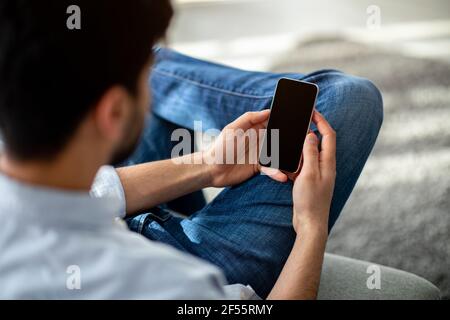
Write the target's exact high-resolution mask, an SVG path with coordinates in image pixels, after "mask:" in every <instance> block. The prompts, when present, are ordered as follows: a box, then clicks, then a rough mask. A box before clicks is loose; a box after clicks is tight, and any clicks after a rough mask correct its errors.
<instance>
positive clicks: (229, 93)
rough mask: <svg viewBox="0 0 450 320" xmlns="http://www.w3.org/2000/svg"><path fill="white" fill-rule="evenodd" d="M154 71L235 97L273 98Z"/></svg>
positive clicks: (154, 70) (155, 70)
mask: <svg viewBox="0 0 450 320" xmlns="http://www.w3.org/2000/svg"><path fill="white" fill-rule="evenodd" d="M153 72H154V73H159V74H161V75H164V76H166V77H171V78H174V79H177V80H179V81H185V82H188V83H190V84H192V85H195V86H198V87H201V88H204V89H208V90H212V91H217V92H221V93H224V94H228V95H232V96H237V97H241V98H249V99H269V98H273V95H267V96H264V95H261V96H257V95H252V94H246V93H239V92H234V91H230V90H226V89H221V88H217V87H213V86H211V85H207V84H204V83H200V82H198V81H195V80H192V79H189V78H185V77H182V76H179V75H176V74H173V73H170V72H167V71H161V70H157V69H153Z"/></svg>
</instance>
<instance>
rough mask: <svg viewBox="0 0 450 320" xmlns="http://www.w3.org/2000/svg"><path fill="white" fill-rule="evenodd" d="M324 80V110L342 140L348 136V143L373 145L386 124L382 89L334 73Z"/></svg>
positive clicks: (363, 79)
mask: <svg viewBox="0 0 450 320" xmlns="http://www.w3.org/2000/svg"><path fill="white" fill-rule="evenodd" d="M324 77H326V80H325V79H323V83H324V85H323V92H322V93H323V96H322V97H323V101H322V103H323V104H324V105H323V106H321V107H322V108H324V110H323V111H325V110H326V111H325V112H326V113H327V114H328V117H329V121H330V123H331V124H332V126H333V127H334V129H335V130H336V132H337V135H338V138H339V136H340V137H341V138H342V137H345V138H346V139H347V140H346V142H347V144H348V143H350V142H355V143H358V144H359V145H366V146H368V147H370V146H373V144H374V143H375V141H376V138H377V136H378V133H379V131H380V128H381V125H382V122H383V99H382V96H381V92H380V90H379V89H378V88H377V87H376V86H375V85H374V84H373V82H371V81H370V80H368V79H365V78H361V77H356V76H351V75H347V74H344V73H342V72H339V71H332V72H331V71H330V72H329V73H327V74H326V75H324ZM319 87H320V86H319ZM319 110H320V109H319ZM347 147H348V145H347Z"/></svg>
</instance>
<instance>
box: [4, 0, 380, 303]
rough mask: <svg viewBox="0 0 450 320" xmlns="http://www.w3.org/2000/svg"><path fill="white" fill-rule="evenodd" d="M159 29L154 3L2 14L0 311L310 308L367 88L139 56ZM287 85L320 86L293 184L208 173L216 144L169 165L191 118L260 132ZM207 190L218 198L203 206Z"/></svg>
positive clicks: (347, 81) (366, 107) (365, 143)
mask: <svg viewBox="0 0 450 320" xmlns="http://www.w3.org/2000/svg"><path fill="white" fill-rule="evenodd" d="M73 3H76V4H77V5H78V6H79V8H80V9H81V28H80V29H73V30H71V29H69V28H67V27H66V19H67V14H66V9H67V7H68V6H69V5H71V4H73ZM171 15H172V9H171V7H170V4H169V2H168V1H162V0H159V1H151V0H141V1H131V2H127V3H124V2H123V1H118V0H97V1H71V2H70V3H68V2H66V1H61V0H52V1H39V2H37V1H32V0H5V1H2V2H1V4H0V33H1V34H0V39H1V40H0V129H1V132H2V137H3V141H4V151H3V153H2V155H1V157H0V171H1V175H0V194H1V198H0V217H1V221H2V223H1V225H0V283H1V286H2V290H1V291H0V298H55V299H58V298H63V299H75V298H82V299H91V298H104V299H109V298H126V299H133V298H136V299H146V298H156V299H160V298H162V299H221V298H242V299H250V298H258V297H260V298H271V299H313V298H315V297H316V295H317V290H318V285H319V279H320V271H321V266H322V260H323V255H324V250H325V244H326V240H327V236H328V232H329V231H330V230H331V228H332V226H333V225H334V223H335V222H336V219H337V218H338V216H339V213H340V211H341V210H342V207H343V206H344V204H345V202H346V200H347V198H348V197H349V195H350V193H351V190H352V188H353V186H354V185H355V183H356V180H357V178H358V176H359V174H360V172H361V170H362V168H363V166H364V163H365V162H366V160H367V157H368V156H369V153H370V151H371V149H372V147H373V145H374V143H375V140H376V137H377V134H378V131H379V129H380V126H381V121H382V102H381V96H380V94H379V92H378V90H377V89H376V88H375V87H374V86H373V84H372V83H370V82H369V81H367V80H365V79H361V78H357V77H352V76H348V75H345V74H343V73H340V72H338V71H333V70H323V71H318V72H315V73H312V74H308V75H301V74H269V73H255V72H247V71H243V70H237V69H233V68H229V67H225V66H221V65H216V64H213V63H208V62H204V61H200V60H196V59H193V58H190V57H186V56H183V55H181V54H178V53H176V52H173V51H170V50H167V49H156V50H154V51H153V50H152V48H153V46H154V44H155V43H156V41H157V40H158V39H159V38H161V37H162V36H164V33H165V31H166V29H167V26H168V25H169V21H170V18H171ZM152 64H153V67H152V68H150V67H151V65H152ZM150 69H151V70H150ZM150 71H151V74H152V75H151V78H150V79H151V81H150V88H149V85H148V78H149V74H150ZM283 76H289V77H291V78H297V79H302V80H306V81H310V82H314V83H316V84H318V86H319V87H320V90H321V93H320V95H319V98H318V102H317V110H318V112H316V113H315V114H314V117H313V120H314V123H315V125H314V126H313V128H312V129H313V131H314V132H313V131H311V133H310V134H309V135H308V136H307V139H306V143H305V147H304V150H303V153H304V164H303V168H302V170H301V173H300V175H299V176H298V177H297V178H296V180H295V183H293V182H291V181H288V179H287V177H286V176H285V175H284V174H283V173H281V172H279V171H276V170H275V171H274V170H269V169H267V168H263V169H261V168H259V167H257V166H255V165H253V164H220V163H213V164H207V162H206V161H204V160H205V159H206V158H207V157H210V156H211V155H213V154H215V153H216V152H218V151H219V150H218V149H219V148H222V146H223V143H221V142H223V139H225V137H224V135H221V136H219V138H218V140H217V142H216V143H215V144H214V145H213V146H212V147H211V148H210V149H208V150H206V151H203V152H198V153H193V154H186V155H182V157H183V158H182V159H169V158H170V156H171V150H172V148H173V147H174V145H175V144H176V142H174V141H172V139H171V134H172V133H173V131H174V130H176V129H179V128H185V129H189V130H192V129H193V124H194V121H202V124H203V128H204V129H205V130H206V129H210V128H216V129H223V128H226V129H227V130H231V131H233V130H244V131H248V130H253V129H261V128H264V126H265V122H266V121H267V119H268V115H269V111H267V110H266V109H267V108H268V107H269V106H270V102H271V99H272V93H273V89H274V87H275V84H276V81H277V80H278V79H279V78H281V77H283ZM150 91H151V93H152V97H151V98H150ZM150 100H151V102H150ZM150 105H151V106H152V112H150V113H149V112H148V108H149V106H150ZM319 112H320V113H319ZM321 113H322V114H323V116H322V115H321ZM325 118H326V119H327V120H328V121H329V122H330V123H331V126H330V125H329V124H328V122H327V120H325ZM332 127H333V128H334V130H333V129H332ZM142 131H143V132H142ZM336 132H337V134H336ZM318 134H320V136H321V142H320V144H319V138H318ZM138 141H139V144H138V147H137V149H136V151H135V152H134V154H133V155H132V156H131V157H129V156H130V153H131V152H132V151H133V150H134V149H135V146H136V144H137V142H138ZM241 143H245V142H241ZM234 147H235V148H239V147H242V145H241V146H239V145H237V146H234ZM228 151H229V150H225V152H228ZM247 151H248V152H250V151H249V150H247ZM174 160H182V161H174ZM107 164H114V165H117V166H118V167H121V168H119V169H114V168H113V167H111V166H106V165H107ZM119 164H120V165H119ZM260 169H261V170H262V171H263V172H265V173H267V175H262V174H259V171H260ZM336 172H337V175H336ZM209 186H212V187H226V188H225V189H224V191H222V192H221V193H220V195H219V196H218V197H217V198H216V199H215V200H213V201H212V202H211V203H210V204H208V205H205V202H204V199H203V196H202V194H201V189H203V188H205V187H209ZM175 211H176V212H178V213H181V214H183V215H185V216H188V217H184V218H183V217H180V216H179V215H177V214H175ZM117 218H124V219H125V221H126V222H127V224H128V228H129V229H131V231H130V230H129V229H128V228H127V225H126V224H125V223H123V220H120V219H117ZM138 233H140V234H141V235H139V234H138ZM226 283H231V284H233V285H231V286H229V285H226Z"/></svg>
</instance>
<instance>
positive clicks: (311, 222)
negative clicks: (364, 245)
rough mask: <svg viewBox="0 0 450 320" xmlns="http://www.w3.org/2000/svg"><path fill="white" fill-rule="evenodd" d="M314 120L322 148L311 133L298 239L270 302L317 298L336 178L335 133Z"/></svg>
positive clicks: (301, 182)
mask: <svg viewBox="0 0 450 320" xmlns="http://www.w3.org/2000/svg"><path fill="white" fill-rule="evenodd" d="M313 121H314V123H315V124H316V125H317V128H318V129H319V132H320V134H321V135H322V149H321V150H320V151H319V140H318V139H317V136H316V135H315V134H314V133H310V134H308V136H307V138H306V141H305V145H304V148H303V167H302V170H301V172H300V174H299V175H298V176H297V178H296V180H295V182H294V189H293V198H294V216H293V225H294V229H295V231H296V232H297V237H296V239H295V242H294V246H293V247H292V250H291V253H290V255H289V257H288V259H287V261H286V264H285V265H284V267H283V270H282V271H281V274H280V276H279V277H278V280H277V282H276V283H275V286H274V287H273V289H272V291H271V292H270V294H269V296H268V297H267V299H316V298H317V292H318V288H319V283H320V274H321V270H322V264H323V257H324V252H325V246H326V242H327V238H328V215H329V211H330V205H331V198H332V195H333V189H334V180H335V177H336V133H335V132H334V130H333V129H332V128H331V126H330V125H329V124H328V122H327V121H326V120H325V118H324V117H322V115H321V114H320V113H318V112H315V113H314V116H313Z"/></svg>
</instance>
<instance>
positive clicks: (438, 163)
mask: <svg viewBox="0 0 450 320" xmlns="http://www.w3.org/2000/svg"><path fill="white" fill-rule="evenodd" d="M322 68H335V69H340V70H342V71H344V72H347V73H350V74H354V75H359V76H363V77H367V78H369V79H371V80H372V81H373V82H374V83H375V84H376V85H377V86H378V87H379V88H380V90H381V91H382V93H383V97H384V103H385V118H384V124H383V128H382V131H381V133H380V136H379V139H378V142H377V144H376V147H375V149H374V151H373V153H372V155H371V157H370V159H369V161H368V163H367V165H366V167H365V169H364V171H363V174H362V176H361V178H360V180H359V182H358V184H357V186H356V188H355V190H354V192H353V194H352V196H351V198H350V200H349V201H348V203H347V205H346V207H345V208H344V211H343V212H342V215H341V218H340V220H339V221H338V223H337V224H336V227H335V229H334V230H333V233H332V235H331V236H330V241H329V244H328V248H327V251H328V252H332V253H336V254H340V255H344V256H348V257H353V258H358V259H363V260H368V261H372V262H375V263H379V264H384V265H387V266H392V267H395V268H399V269H402V270H406V271H409V272H412V273H415V274H417V275H420V276H422V277H424V278H426V279H428V280H430V281H431V282H433V283H434V284H435V285H436V286H438V287H439V288H440V289H441V291H442V294H443V297H444V298H447V299H449V298H450V65H449V64H446V63H445V62H440V61H434V60H425V59H418V58H411V57H407V56H404V55H402V54H400V53H397V52H395V51H392V50H388V49H381V48H379V47H370V46H368V45H364V44H359V43H355V42H351V41H346V40H344V39H338V38H332V39H326V38H323V39H317V40H315V41H308V42H303V43H301V44H300V45H299V46H298V47H297V48H296V49H295V50H293V52H287V53H286V55H285V56H284V57H280V59H279V60H278V61H277V62H275V63H274V65H273V68H271V70H272V71H293V72H302V73H306V72H309V71H313V70H316V69H322Z"/></svg>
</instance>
